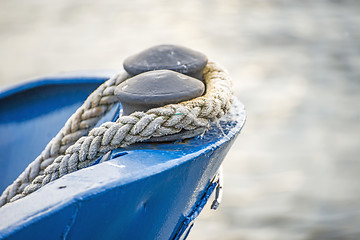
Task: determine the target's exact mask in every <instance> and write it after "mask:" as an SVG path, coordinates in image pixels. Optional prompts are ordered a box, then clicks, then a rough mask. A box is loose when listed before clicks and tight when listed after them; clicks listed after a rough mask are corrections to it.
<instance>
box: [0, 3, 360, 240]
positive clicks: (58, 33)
mask: <svg viewBox="0 0 360 240" xmlns="http://www.w3.org/2000/svg"><path fill="white" fill-rule="evenodd" d="M359 13H360V2H359V1H355V0H354V1H335V0H333V1H330V0H329V1H323V0H319V1H309V0H306V1H285V0H284V1H250V0H248V1H241V0H238V1H236V0H231V1H227V0H222V1H220V0H209V1H205V0H202V1H200V0H199V1H194V0H193V1H190V0H182V1H172V0H170V1H169V0H168V1H165V0H162V1H161V0H158V1H145V0H133V1H125V0H122V1H119V0H116V1H115V0H113V1H111V0H105V1H85V0H78V1H73V0H67V1H66V0H61V1H60V0H53V1H51V2H50V1H45V0H33V1H25V0H23V1H19V0H2V1H0V87H4V86H7V85H11V84H15V83H19V82H21V81H23V80H24V79H29V78H32V77H36V76H42V75H47V74H53V73H57V72H59V71H75V70H86V69H92V70H93V69H120V68H121V66H122V60H123V59H124V58H125V57H127V56H129V55H130V54H133V53H135V52H137V51H139V50H142V49H144V48H147V47H149V46H152V45H155V44H161V43H174V44H181V45H185V46H188V47H190V48H193V49H196V50H199V51H202V52H204V53H205V54H207V55H208V56H209V57H210V58H211V59H213V60H216V61H218V62H220V63H221V64H222V65H224V66H225V67H226V68H227V69H228V70H229V72H230V73H231V75H232V76H233V79H234V92H235V95H236V96H237V97H238V98H240V100H242V101H243V102H244V104H245V106H246V107H247V111H248V121H247V124H246V126H245V128H244V132H243V134H242V135H241V136H240V137H239V138H238V140H237V141H236V143H235V144H234V146H233V148H232V150H231V152H230V153H229V155H228V156H227V158H226V159H225V165H224V168H225V193H224V194H225V195H224V200H223V203H222V205H221V206H220V208H219V210H218V211H215V212H214V211H211V210H209V209H207V210H204V212H203V214H202V215H201V216H200V219H199V220H198V221H197V222H196V224H195V227H194V228H193V231H192V233H191V234H190V236H189V239H249V240H262V239H264V240H269V239H274V240H288V239H317V240H318V239H349V240H350V239H360V228H359V225H360V184H359V183H358V180H359V176H360V159H359V156H360V137H359V135H360V124H359V123H360V28H359V26H360V14H359Z"/></svg>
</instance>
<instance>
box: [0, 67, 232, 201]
mask: <svg viewBox="0 0 360 240" xmlns="http://www.w3.org/2000/svg"><path fill="white" fill-rule="evenodd" d="M203 76H204V81H205V84H206V93H205V95H203V96H201V97H198V98H195V99H192V100H189V101H185V102H181V103H179V104H169V105H166V106H164V107H160V108H154V109H150V110H148V111H147V112H146V113H144V112H134V113H132V114H130V115H129V116H121V117H119V118H118V119H117V120H116V122H106V123H103V124H102V125H101V126H99V127H96V128H93V127H94V126H95V124H96V123H97V122H98V121H99V119H100V118H101V117H102V116H103V115H104V114H105V113H106V112H108V111H109V110H110V109H111V108H112V107H113V105H114V104H115V103H117V102H118V99H117V98H116V96H115V95H114V89H115V87H116V86H117V85H118V84H120V83H121V82H122V81H124V80H125V79H126V78H127V75H126V74H119V75H116V76H115V77H113V78H111V79H109V80H108V81H106V82H105V83H103V84H102V85H101V86H100V87H99V88H98V89H96V90H95V91H94V92H93V93H92V94H91V95H90V96H89V97H88V99H86V101H85V102H84V104H83V105H82V106H81V107H80V108H79V109H78V110H77V111H76V112H75V113H74V114H73V115H72V116H71V117H70V118H69V119H68V121H67V122H66V124H65V126H64V127H63V128H62V129H61V130H60V132H59V133H58V134H57V135H56V136H55V137H54V138H53V139H52V140H51V141H50V142H49V144H48V145H47V146H46V148H45V150H44V151H43V152H42V153H41V154H40V156H38V157H37V158H36V159H35V160H34V161H33V162H32V163H31V164H30V165H29V166H28V167H27V168H26V169H25V171H24V172H23V173H22V174H21V175H20V176H19V177H18V178H17V179H16V180H15V181H14V183H13V184H11V185H10V186H8V187H7V188H6V190H5V191H4V192H3V194H2V195H1V197H0V207H1V206H3V205H5V204H6V203H8V202H12V201H15V200H17V199H19V198H22V197H24V196H26V195H28V194H30V193H32V192H34V191H36V190H38V189H39V188H41V187H42V186H44V185H46V184H48V183H49V182H51V181H54V180H56V179H58V178H60V177H62V176H64V175H66V174H68V173H71V172H74V171H77V170H79V169H82V168H85V167H88V166H90V165H91V164H93V163H94V162H95V161H96V159H98V158H99V157H101V156H103V155H104V154H106V153H107V152H109V151H112V150H114V149H116V148H119V147H125V146H128V145H130V144H133V143H135V142H142V141H145V140H148V139H149V138H151V137H160V136H165V135H169V134H175V133H178V132H180V131H181V130H183V129H185V130H193V129H197V128H203V127H208V125H209V121H214V120H216V119H218V118H221V117H222V116H223V115H224V114H225V113H226V112H227V111H228V110H229V109H230V107H231V104H232V90H231V80H230V77H229V75H228V74H227V72H226V71H225V70H224V69H222V68H221V67H220V66H218V65H217V64H215V63H212V62H209V63H208V64H207V66H206V67H205V69H204V71H203ZM91 128H93V129H92V130H91V131H90V129H91ZM89 131H90V132H89ZM85 135H87V136H85Z"/></svg>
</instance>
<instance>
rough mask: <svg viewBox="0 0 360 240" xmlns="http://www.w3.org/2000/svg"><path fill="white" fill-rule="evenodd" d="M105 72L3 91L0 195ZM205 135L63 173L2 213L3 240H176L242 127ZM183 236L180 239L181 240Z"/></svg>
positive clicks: (235, 123) (143, 146) (124, 151)
mask: <svg viewBox="0 0 360 240" xmlns="http://www.w3.org/2000/svg"><path fill="white" fill-rule="evenodd" d="M108 77H109V75H108V74H94V75H91V74H87V75H86V76H85V75H76V76H75V75H74V76H66V77H64V76H60V77H53V78H47V79H40V80H37V81H34V82H32V83H29V84H25V85H21V86H19V87H17V88H13V89H11V90H8V91H4V92H2V93H0V135H1V136H7V137H6V138H2V139H1V140H0V153H1V159H0V164H1V166H2V168H1V170H0V172H1V173H0V176H1V179H0V190H1V191H3V190H4V189H5V187H6V186H7V185H9V184H10V183H11V182H12V181H13V180H14V179H15V178H16V176H18V175H19V174H20V173H21V172H22V170H23V169H25V167H26V166H27V165H28V164H29V163H30V162H31V161H32V160H33V159H34V158H35V157H36V156H37V155H38V154H39V153H40V152H41V151H42V150H43V149H44V147H45V146H46V144H47V143H48V142H49V140H50V139H51V138H52V137H53V136H54V135H55V134H56V133H57V132H58V131H59V129H60V128H61V127H62V126H63V125H64V123H65V121H66V119H67V118H68V117H69V116H70V115H71V114H72V113H73V112H74V111H75V110H76V109H77V108H78V107H79V106H80V105H81V104H82V102H83V101H84V100H85V99H86V97H87V96H88V95H89V94H90V93H91V92H92V91H93V90H94V89H95V88H96V87H97V86H98V85H100V84H101V83H102V82H103V81H105V80H106V79H108ZM233 108H234V109H233V112H235V113H234V114H232V115H231V118H228V119H226V120H225V119H224V120H223V121H220V127H219V125H217V124H213V125H212V126H211V128H210V129H209V130H208V131H207V132H206V133H205V134H204V135H203V136H199V137H195V138H193V139H188V140H183V141H179V142H174V143H173V142H167V143H139V144H134V145H132V146H130V147H127V148H121V149H116V150H114V151H113V152H112V154H111V160H109V161H106V162H103V163H100V164H96V165H94V166H91V167H89V168H85V169H82V170H79V171H77V172H74V173H71V174H68V175H66V176H64V177H62V178H60V179H58V180H56V181H54V182H51V183H49V184H48V185H46V186H44V187H43V188H41V189H40V190H38V191H36V192H34V193H33V194H30V195H29V196H27V197H25V198H23V199H20V200H18V201H16V202H13V203H10V204H7V205H5V206H3V207H2V208H0V239H32V238H34V239H178V238H179V237H180V236H181V235H182V234H186V232H185V233H184V230H185V229H186V228H187V227H189V226H190V221H191V220H192V219H193V218H194V217H195V216H196V215H197V214H198V213H199V212H200V211H201V209H202V207H203V204H204V203H205V202H206V200H207V197H208V195H209V194H210V193H211V191H212V190H213V187H214V184H212V183H211V179H212V178H213V177H214V175H215V174H216V172H217V170H218V168H219V166H220V165H221V163H222V161H223V159H224V157H225V155H226V153H227V152H228V150H229V148H230V146H231V144H232V143H233V141H234V139H235V138H236V136H237V135H238V133H239V132H240V130H241V129H242V127H243V124H244V121H245V112H244V108H243V105H242V104H241V103H240V102H238V101H235V104H234V106H233ZM183 237H184V236H183Z"/></svg>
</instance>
